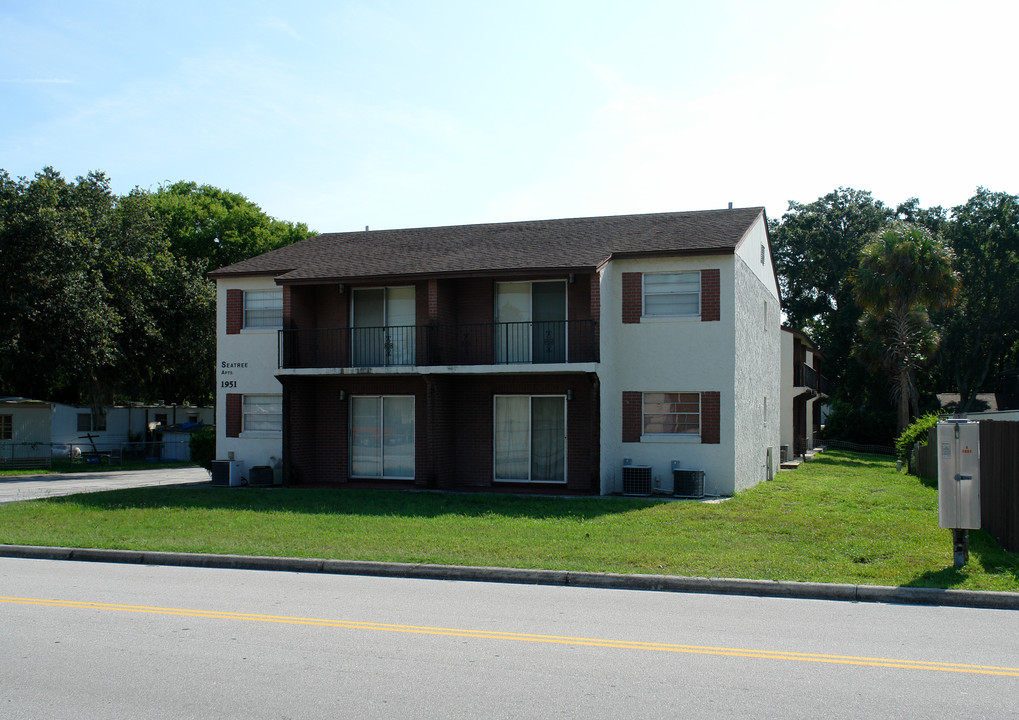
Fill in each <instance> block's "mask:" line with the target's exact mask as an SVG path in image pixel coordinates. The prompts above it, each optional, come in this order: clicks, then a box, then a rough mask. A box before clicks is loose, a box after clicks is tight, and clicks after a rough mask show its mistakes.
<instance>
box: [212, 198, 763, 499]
mask: <svg viewBox="0 0 1019 720" xmlns="http://www.w3.org/2000/svg"><path fill="white" fill-rule="evenodd" d="M210 275H211V277H213V278H214V279H215V280H216V283H217V344H218V349H217V353H218V355H217V368H218V377H217V409H216V413H217V415H216V427H217V450H216V453H217V458H218V459H221V460H227V459H231V460H235V461H236V462H237V463H238V464H241V463H242V464H243V467H245V468H250V467H252V466H256V465H269V466H275V465H276V464H277V463H278V461H279V459H280V458H282V463H283V476H284V481H285V482H286V483H287V484H289V485H324V486H335V487H354V486H361V487H363V486H376V487H378V486H385V487H422V488H447V489H473V490H499V491H512V492H540V493H557V494H599V493H601V494H607V493H616V492H620V491H622V490H623V489H624V488H623V484H622V476H623V466H624V461H629V462H630V463H631V464H632V465H634V466H638V467H647V468H650V470H649V471H643V472H645V473H646V479H647V480H648V484H647V486H646V488H645V489H647V490H651V489H653V490H656V491H660V492H671V491H672V489H673V473H672V470H673V462H674V461H679V463H680V465H681V466H682V467H683V468H690V469H699V470H703V471H704V482H705V490H706V492H707V494H711V495H729V494H732V493H734V492H736V491H738V490H741V489H744V488H747V487H750V486H752V485H754V484H756V483H757V482H759V481H760V480H762V479H765V478H767V477H771V476H772V474H773V473H774V472H775V470H776V469H777V466H778V461H779V458H778V445H779V425H780V396H781V389H780V378H781V367H780V358H781V349H780V339H779V338H780V335H781V333H780V307H779V293H778V285H777V282H776V278H775V272H774V266H773V263H772V257H771V248H770V244H769V239H768V230H767V220H766V217H765V214H764V210H763V209H762V208H748V209H735V210H733V209H730V210H716V211H704V212H680V213H660V214H649V215H628V216H618V217H596V218H579V219H566V220H546V221H535V222H516V223H497V224H487V225H466V226H456V227H437V228H420V229H407V230H381V231H367V230H366V231H365V232H353V233H334V234H325V235H319V236H317V237H313V238H310V239H308V240H305V241H303V242H299V243H295V244H294V245H291V246H288V247H285V248H281V249H279V250H275V251H273V252H270V253H266V254H265V255H261V256H259V257H256V258H252V259H250V260H246V261H244V262H240V263H237V264H235V265H231V266H229V267H225V268H221V269H219V270H216V271H214V272H213V273H211V274H210ZM630 474H631V473H628V477H629V476H630ZM628 489H631V490H633V488H632V487H631V488H628ZM637 491H639V490H637Z"/></svg>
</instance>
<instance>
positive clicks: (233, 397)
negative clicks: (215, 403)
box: [226, 393, 244, 438]
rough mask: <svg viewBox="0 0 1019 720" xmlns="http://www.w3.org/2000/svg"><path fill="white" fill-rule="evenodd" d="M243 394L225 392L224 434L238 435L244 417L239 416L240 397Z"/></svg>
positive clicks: (229, 435)
mask: <svg viewBox="0 0 1019 720" xmlns="http://www.w3.org/2000/svg"><path fill="white" fill-rule="evenodd" d="M243 397H244V396H243V395H241V394H240V393H227V395H226V436H227V437H232V438H235V437H240V436H241V429H242V427H243V425H244V419H243V418H242V417H241V412H242V410H241V399H242V398H243Z"/></svg>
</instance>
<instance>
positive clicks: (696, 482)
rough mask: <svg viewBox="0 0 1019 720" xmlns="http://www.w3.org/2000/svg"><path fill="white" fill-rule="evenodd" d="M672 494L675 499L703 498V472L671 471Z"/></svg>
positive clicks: (688, 469) (684, 469) (687, 469)
mask: <svg viewBox="0 0 1019 720" xmlns="http://www.w3.org/2000/svg"><path fill="white" fill-rule="evenodd" d="M672 494H673V495H675V496H676V497H685V498H702V497H704V471H703V470H691V469H690V468H683V469H675V470H673V471H672Z"/></svg>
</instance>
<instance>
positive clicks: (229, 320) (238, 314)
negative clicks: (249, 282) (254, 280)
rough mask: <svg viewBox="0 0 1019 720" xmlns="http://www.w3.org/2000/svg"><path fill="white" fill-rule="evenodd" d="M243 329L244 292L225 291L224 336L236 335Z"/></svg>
mask: <svg viewBox="0 0 1019 720" xmlns="http://www.w3.org/2000/svg"><path fill="white" fill-rule="evenodd" d="M242 327H244V291H243V290H227V291H226V334H227V335H236V334H237V333H239V332H240V331H241V328H242Z"/></svg>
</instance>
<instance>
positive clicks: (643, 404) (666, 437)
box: [640, 390, 704, 442]
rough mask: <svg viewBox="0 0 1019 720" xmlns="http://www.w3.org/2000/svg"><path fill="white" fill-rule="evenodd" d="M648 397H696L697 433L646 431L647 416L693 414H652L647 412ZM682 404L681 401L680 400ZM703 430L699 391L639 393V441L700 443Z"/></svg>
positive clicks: (702, 411) (701, 400)
mask: <svg viewBox="0 0 1019 720" xmlns="http://www.w3.org/2000/svg"><path fill="white" fill-rule="evenodd" d="M648 395H679V396H683V395H696V396H697V432H677V433H656V432H648V431H647V417H648V416H649V415H692V414H693V413H685V412H684V413H680V412H669V413H661V412H658V413H654V412H650V413H649V412H648V407H647V403H648ZM680 402H682V400H680ZM703 429H704V397H703V394H702V393H701V392H699V391H693V390H648V391H645V392H642V393H641V398H640V432H641V436H640V437H641V440H645V441H651V442H654V441H674V440H680V441H684V440H685V441H695V442H700V439H701V431H702V430H703Z"/></svg>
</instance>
